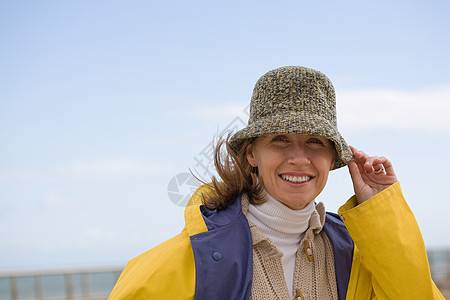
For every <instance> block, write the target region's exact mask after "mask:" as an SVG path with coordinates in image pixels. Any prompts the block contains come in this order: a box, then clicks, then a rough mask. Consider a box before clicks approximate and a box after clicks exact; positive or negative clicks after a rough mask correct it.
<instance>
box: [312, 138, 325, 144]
mask: <svg viewBox="0 0 450 300" xmlns="http://www.w3.org/2000/svg"><path fill="white" fill-rule="evenodd" d="M308 143H309V144H317V145H322V146H323V145H325V142H324V141H323V140H322V139H320V138H310V139H309V140H308Z"/></svg>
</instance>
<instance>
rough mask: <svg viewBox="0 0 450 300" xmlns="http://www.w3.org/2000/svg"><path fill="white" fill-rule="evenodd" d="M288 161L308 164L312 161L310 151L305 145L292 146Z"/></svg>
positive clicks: (299, 164) (296, 163) (295, 163)
mask: <svg viewBox="0 0 450 300" xmlns="http://www.w3.org/2000/svg"><path fill="white" fill-rule="evenodd" d="M288 163H289V164H292V165H297V166H303V165H308V164H310V163H311V160H310V159H309V155H308V151H307V150H306V149H305V147H304V146H303V145H295V146H294V147H291V149H290V151H289V153H288Z"/></svg>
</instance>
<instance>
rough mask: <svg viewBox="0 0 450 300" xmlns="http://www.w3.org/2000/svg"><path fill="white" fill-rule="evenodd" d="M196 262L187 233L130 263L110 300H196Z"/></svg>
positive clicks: (182, 233) (184, 232)
mask: <svg viewBox="0 0 450 300" xmlns="http://www.w3.org/2000/svg"><path fill="white" fill-rule="evenodd" d="M194 292H195V262H194V255H193V252H192V248H191V243H190V239H189V236H188V234H187V232H186V231H183V232H181V233H180V234H179V235H177V236H176V237H174V238H172V239H170V240H168V241H166V242H164V243H162V244H160V245H158V246H156V247H155V248H153V249H151V250H149V251H147V252H145V253H143V254H141V255H139V256H138V257H136V258H134V259H132V260H131V261H129V262H128V264H127V265H126V267H125V269H124V270H123V272H122V274H121V275H120V277H119V280H118V281H117V283H116V285H115V286H114V289H113V291H112V292H111V294H110V296H109V298H108V299H109V300H146V299H152V300H153V299H156V300H157V299H160V300H166V299H181V300H187V299H194Z"/></svg>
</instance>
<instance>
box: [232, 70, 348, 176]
mask: <svg viewBox="0 0 450 300" xmlns="http://www.w3.org/2000/svg"><path fill="white" fill-rule="evenodd" d="M290 133H299V134H311V135H320V136H323V137H325V138H327V139H329V140H331V141H332V142H333V143H334V145H335V148H336V152H337V158H336V162H335V165H334V168H333V169H338V168H340V167H343V166H345V163H344V161H350V160H353V155H352V152H351V151H350V148H349V147H348V145H347V143H346V142H345V140H344V139H343V138H342V136H341V135H340V133H339V132H338V130H337V122H336V97H335V92H334V87H333V85H332V83H331V81H330V80H329V79H328V78H327V77H326V76H325V75H324V74H322V73H321V72H319V71H316V70H313V69H309V68H305V67H296V66H289V67H281V68H278V69H275V70H272V71H269V72H267V73H266V74H264V75H263V76H262V77H261V78H260V79H259V80H258V81H257V82H256V85H255V88H254V89H253V95H252V99H251V103H250V118H249V120H248V125H247V127H245V128H244V129H241V130H240V131H238V132H237V133H235V134H234V135H233V136H232V137H231V139H230V146H231V148H232V149H233V151H235V152H236V153H237V152H238V151H239V150H240V148H241V147H242V144H243V142H244V141H245V140H246V139H248V138H255V137H258V136H263V135H267V134H290Z"/></svg>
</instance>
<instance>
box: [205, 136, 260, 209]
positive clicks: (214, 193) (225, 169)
mask: <svg viewBox="0 0 450 300" xmlns="http://www.w3.org/2000/svg"><path fill="white" fill-rule="evenodd" d="M230 137H231V134H228V136H227V137H226V139H224V137H223V136H222V137H220V139H219V141H218V142H217V145H216V147H215V150H214V165H215V167H216V171H217V174H218V175H219V177H220V179H221V181H219V179H217V178H216V176H213V177H212V180H211V182H210V183H207V184H206V187H207V189H208V192H206V193H202V202H203V205H204V206H205V207H206V208H207V209H210V210H214V209H217V210H220V209H224V208H225V207H227V206H228V205H230V204H231V203H232V202H233V201H234V199H235V198H236V197H237V196H238V195H242V194H246V195H247V196H248V199H249V201H250V203H252V204H260V203H263V202H264V197H263V195H264V188H263V187H262V186H261V184H260V183H259V182H258V180H257V177H258V170H257V168H255V167H252V166H251V165H250V164H249V162H248V161H247V156H246V153H247V146H248V145H249V144H251V143H252V142H254V140H255V138H253V139H247V140H246V141H245V142H244V143H243V145H242V147H241V148H240V149H239V151H238V153H237V154H236V153H235V152H234V151H233V149H232V148H231V146H230V143H229V139H230ZM224 146H225V151H224V152H223V151H222V148H223V147H224Z"/></svg>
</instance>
